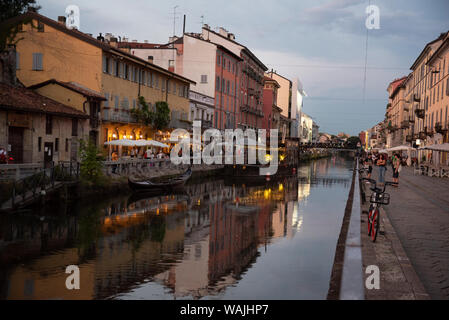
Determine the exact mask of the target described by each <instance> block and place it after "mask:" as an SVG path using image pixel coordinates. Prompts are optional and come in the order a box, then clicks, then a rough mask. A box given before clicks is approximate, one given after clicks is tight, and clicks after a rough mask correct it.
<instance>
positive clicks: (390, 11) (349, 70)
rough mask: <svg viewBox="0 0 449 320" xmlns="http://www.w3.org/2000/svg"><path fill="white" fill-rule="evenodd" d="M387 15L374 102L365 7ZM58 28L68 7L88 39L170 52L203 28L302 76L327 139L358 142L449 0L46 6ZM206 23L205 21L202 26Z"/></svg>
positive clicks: (108, 1)
mask: <svg viewBox="0 0 449 320" xmlns="http://www.w3.org/2000/svg"><path fill="white" fill-rule="evenodd" d="M369 2H370V3H371V4H372V5H377V6H378V7H379V9H380V29H378V30H370V31H369V32H368V34H369V38H368V39H369V41H368V60H367V61H368V64H367V66H368V68H367V81H366V99H365V102H364V99H363V83H364V81H363V79H364V65H365V44H366V34H367V29H366V27H365V20H366V17H367V15H366V13H365V8H366V7H367V6H368V3H369ZM38 4H39V5H41V6H42V8H41V10H40V13H41V14H43V15H46V16H48V17H50V18H52V19H55V20H56V19H57V16H58V15H64V12H65V8H66V6H68V5H70V4H74V5H77V6H78V7H79V8H80V11H81V31H83V32H86V33H92V34H94V35H95V36H96V35H98V33H100V32H102V33H103V34H104V33H106V32H111V33H113V34H114V35H116V36H121V37H123V36H126V37H128V38H129V39H130V40H134V39H135V40H138V41H142V42H143V41H144V40H148V41H149V42H153V43H166V42H167V41H168V37H169V36H171V35H172V34H173V7H174V6H178V8H177V9H176V10H177V13H178V14H177V17H178V18H177V19H176V35H178V36H179V35H181V34H182V16H183V15H184V14H186V16H187V22H186V31H187V32H200V31H201V22H202V19H203V21H204V23H207V24H209V25H210V26H211V27H212V28H218V27H220V26H222V27H224V28H225V29H227V30H228V31H230V32H232V33H234V34H235V36H236V41H238V42H240V43H242V44H244V45H246V46H247V47H248V48H250V49H251V50H252V51H253V52H254V53H255V54H256V55H257V56H258V57H259V58H260V59H261V60H262V62H264V63H265V65H266V66H267V67H269V68H270V69H274V70H276V71H277V72H278V73H279V74H282V75H285V76H286V77H289V78H293V77H298V78H299V79H300V80H301V82H302V83H303V85H304V89H305V91H306V92H307V94H308V97H307V98H306V99H305V101H304V109H303V111H304V112H306V113H307V114H309V115H310V116H312V117H313V118H314V119H315V120H316V121H317V123H318V125H319V126H320V131H321V132H328V133H334V134H336V133H338V132H341V131H344V132H346V133H349V134H352V135H356V134H358V133H359V132H360V131H361V130H365V129H367V128H370V127H372V126H373V125H374V124H376V123H377V122H379V121H381V120H383V118H384V114H385V108H386V104H387V100H388V97H387V92H386V89H387V87H388V84H389V82H391V81H392V80H393V79H395V78H399V77H401V76H404V75H407V74H408V73H409V71H410V70H409V68H410V66H411V65H412V63H413V62H414V60H415V59H416V58H417V56H418V55H419V53H420V52H421V50H422V49H423V48H424V46H425V44H426V43H428V42H430V41H432V40H433V39H435V38H437V37H438V36H439V34H440V33H442V32H446V31H448V30H449V18H448V17H449V1H448V0H428V1H422V0H377V1H376V0H371V1H360V0H280V1H238V0H228V1H226V2H223V1H214V0H189V1H187V0H179V1H153V0H131V1H115V0H95V1H92V0H89V1H87V0H69V1H66V0H38ZM201 16H204V18H201Z"/></svg>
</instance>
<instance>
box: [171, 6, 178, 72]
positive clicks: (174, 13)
mask: <svg viewBox="0 0 449 320" xmlns="http://www.w3.org/2000/svg"><path fill="white" fill-rule="evenodd" d="M178 7H179V6H174V7H173V41H175V37H176V19H177V17H176V8H178ZM172 48H173V49H174V48H175V45H174V44H172ZM174 63H175V50H173V65H174Z"/></svg>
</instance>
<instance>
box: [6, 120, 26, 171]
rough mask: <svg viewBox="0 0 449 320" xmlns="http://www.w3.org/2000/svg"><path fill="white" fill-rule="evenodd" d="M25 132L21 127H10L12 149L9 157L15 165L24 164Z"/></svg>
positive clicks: (9, 135)
mask: <svg viewBox="0 0 449 320" xmlns="http://www.w3.org/2000/svg"><path fill="white" fill-rule="evenodd" d="M23 131H24V128H21V127H9V129H8V144H9V145H10V146H11V149H10V150H8V156H9V157H10V158H13V159H14V160H13V161H12V162H13V163H23Z"/></svg>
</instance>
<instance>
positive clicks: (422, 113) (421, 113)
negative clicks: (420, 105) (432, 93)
mask: <svg viewBox="0 0 449 320" xmlns="http://www.w3.org/2000/svg"><path fill="white" fill-rule="evenodd" d="M415 114H416V116H417V117H418V118H420V119H424V117H425V114H426V113H425V111H424V109H416V110H415Z"/></svg>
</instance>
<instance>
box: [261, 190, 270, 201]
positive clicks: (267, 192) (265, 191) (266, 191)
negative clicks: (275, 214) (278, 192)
mask: <svg viewBox="0 0 449 320" xmlns="http://www.w3.org/2000/svg"><path fill="white" fill-rule="evenodd" d="M270 195H271V189H265V190H264V192H263V197H264V198H265V199H269V198H270Z"/></svg>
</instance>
